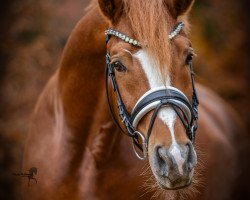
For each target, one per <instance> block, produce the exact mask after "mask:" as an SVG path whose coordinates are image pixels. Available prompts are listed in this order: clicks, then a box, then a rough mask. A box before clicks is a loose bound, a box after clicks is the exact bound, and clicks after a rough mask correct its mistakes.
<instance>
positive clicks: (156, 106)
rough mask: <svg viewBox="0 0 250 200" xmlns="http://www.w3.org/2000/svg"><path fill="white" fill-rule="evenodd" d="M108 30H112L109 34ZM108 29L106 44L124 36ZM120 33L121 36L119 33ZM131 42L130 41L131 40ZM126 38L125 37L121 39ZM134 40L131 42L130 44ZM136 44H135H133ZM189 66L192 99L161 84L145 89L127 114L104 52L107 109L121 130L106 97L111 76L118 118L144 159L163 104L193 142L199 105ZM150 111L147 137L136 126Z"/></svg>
mask: <svg viewBox="0 0 250 200" xmlns="http://www.w3.org/2000/svg"><path fill="white" fill-rule="evenodd" d="M183 26H184V24H183V23H182V22H180V23H178V24H177V25H176V27H175V28H174V30H173V31H172V32H171V33H170V35H169V38H170V39H172V38H173V37H174V36H176V35H177V34H178V33H179V32H180V30H181V28H182V27H183ZM109 30H112V32H111V34H110V32H109ZM109 30H107V31H106V32H105V33H106V43H108V41H109V39H110V36H111V35H113V36H116V37H118V38H120V39H123V38H121V37H119V36H120V35H122V36H125V35H124V34H122V33H120V32H118V31H115V30H113V29H109ZM119 34H120V35H119ZM131 40H132V42H129V41H131ZM124 41H125V40H124ZM133 41H134V44H133ZM125 42H128V43H130V44H132V45H134V46H139V47H140V44H139V42H137V41H136V40H133V39H130V40H128V41H125ZM135 43H136V45H135ZM189 68H190V74H191V83H192V89H193V94H192V101H191V102H189V100H188V98H187V97H186V96H185V94H183V93H182V92H181V91H180V90H179V89H177V88H175V87H171V86H164V87H158V88H154V89H151V90H149V91H147V92H146V93H145V94H144V95H143V96H142V97H141V98H140V99H139V100H138V101H137V103H136V104H135V106H134V108H133V110H132V113H131V114H129V113H128V111H127V109H126V106H125V104H124V103H123V100H122V97H121V94H120V91H119V88H118V85H117V82H116V77H115V72H114V64H113V63H111V62H110V54H109V52H108V51H107V53H106V76H105V78H106V93H107V99H108V104H109V108H110V112H111V115H112V117H113V119H114V121H115V123H116V124H117V126H118V127H119V128H120V129H121V131H122V132H124V130H123V129H122V128H121V127H120V125H119V122H118V119H117V118H116V116H115V113H114V110H113V109H112V106H111V103H110V99H109V90H108V80H109V79H110V81H111V85H112V89H113V92H114V93H115V94H116V97H117V106H118V110H119V116H120V120H121V121H122V123H123V124H124V125H125V127H126V131H127V135H128V136H130V137H131V138H132V144H133V149H134V151H135V154H136V156H137V157H138V158H139V159H141V160H144V159H146V158H147V148H148V141H149V137H150V135H151V132H152V129H153V125H154V122H155V119H156V117H157V114H158V112H159V111H160V109H161V108H162V107H166V106H170V107H171V108H172V109H173V110H174V111H175V112H176V114H177V116H178V117H179V118H180V120H181V122H182V124H183V126H184V128H185V130H186V134H187V136H188V138H189V139H190V140H191V141H192V142H194V139H195V132H196V130H197V128H198V123H197V122H198V104H199V100H198V97H197V93H196V89H195V83H194V72H193V67H192V62H190V63H189ZM150 111H153V114H152V116H151V120H150V123H149V126H148V130H147V134H146V138H145V137H144V135H143V134H142V133H140V132H139V131H138V130H137V129H136V128H137V125H138V123H139V122H140V120H141V119H142V118H143V117H144V116H145V115H146V114H147V113H149V112H150ZM136 147H137V148H139V149H140V150H141V151H142V153H143V156H141V155H139V153H138V152H137V151H136Z"/></svg>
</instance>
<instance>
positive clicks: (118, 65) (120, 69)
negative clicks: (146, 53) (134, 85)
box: [113, 61, 127, 72]
mask: <svg viewBox="0 0 250 200" xmlns="http://www.w3.org/2000/svg"><path fill="white" fill-rule="evenodd" d="M113 66H114V68H115V69H116V70H117V71H118V72H126V71H127V68H126V67H125V66H124V65H123V64H122V63H120V62H119V61H116V62H114V63H113Z"/></svg>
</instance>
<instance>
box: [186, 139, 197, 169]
mask: <svg viewBox="0 0 250 200" xmlns="http://www.w3.org/2000/svg"><path fill="white" fill-rule="evenodd" d="M186 146H187V148H188V154H187V170H188V171H191V170H192V169H193V168H194V166H195V165H196V163H197V155H196V153H195V150H194V147H193V145H192V143H191V142H188V143H187V144H186Z"/></svg>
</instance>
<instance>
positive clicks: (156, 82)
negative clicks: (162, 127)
mask: <svg viewBox="0 0 250 200" xmlns="http://www.w3.org/2000/svg"><path fill="white" fill-rule="evenodd" d="M134 56H135V57H136V58H137V59H138V60H139V61H140V63H141V66H142V69H143V70H144V72H145V74H146V77H147V79H148V83H149V85H150V88H151V89H153V88H156V87H160V86H171V80H170V77H169V76H167V80H166V84H165V85H164V84H163V82H162V79H161V77H160V72H159V71H158V69H159V67H158V66H156V63H155V61H154V60H153V58H152V57H150V55H148V54H147V53H146V52H145V51H143V50H139V51H138V52H136V53H135V54H134ZM158 117H159V118H160V119H161V120H162V121H163V123H164V124H166V125H167V126H168V128H169V131H170V134H171V139H172V144H171V146H170V149H171V150H170V153H171V154H172V156H173V157H174V159H175V161H176V163H177V165H178V169H179V172H180V174H183V169H182V165H183V163H184V161H185V160H184V159H183V158H182V156H181V151H180V148H179V145H178V144H177V143H176V139H175V135H174V124H175V122H176V117H177V115H176V113H175V111H174V110H173V109H172V108H171V107H165V108H162V109H161V110H160V111H159V113H158Z"/></svg>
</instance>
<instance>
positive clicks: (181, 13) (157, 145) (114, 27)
mask: <svg viewBox="0 0 250 200" xmlns="http://www.w3.org/2000/svg"><path fill="white" fill-rule="evenodd" d="M192 4H193V1H192V0H186V1H183V0H169V1H167V0H160V1H152V0H146V1H145V0H136V1H133V0H126V1H125V0H124V1H123V0H99V6H100V9H101V11H102V13H103V14H104V15H105V16H106V18H107V19H108V20H109V22H110V27H111V28H110V29H108V30H107V31H106V35H107V52H108V53H107V81H108V82H107V85H108V88H107V90H108V99H109V103H110V107H111V110H112V113H113V116H114V118H115V120H116V121H117V123H118V125H119V126H120V127H121V129H122V130H123V131H124V132H126V133H127V134H129V136H131V137H132V138H133V139H132V140H133V144H134V145H135V146H137V147H139V148H140V149H141V150H142V151H143V154H144V155H143V156H139V155H138V156H139V157H140V158H142V159H144V158H145V157H148V160H149V164H150V167H151V170H152V173H153V175H154V177H155V179H156V181H157V183H158V184H159V185H160V186H161V187H162V188H164V189H178V188H182V187H186V186H188V185H190V184H191V182H192V177H193V173H194V167H195V165H196V162H197V156H196V152H195V150H194V146H193V139H194V130H193V129H194V128H196V127H194V125H193V124H194V121H196V120H197V116H196V114H197V113H196V112H197V110H196V106H197V105H196V104H197V103H198V99H197V97H196V92H195V88H194V82H193V72H192V68H191V66H192V64H191V62H192V56H193V54H194V53H193V49H192V47H191V43H190V41H189V39H188V38H187V29H185V28H183V23H180V19H181V20H185V16H186V14H187V13H188V11H189V10H190V8H191V6H192ZM185 23H187V22H185ZM186 25H187V24H186ZM108 76H109V77H110V78H108ZM193 101H196V102H193ZM195 103H196V104H195ZM137 147H135V149H136V148H137ZM137 154H138V153H137Z"/></svg>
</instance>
